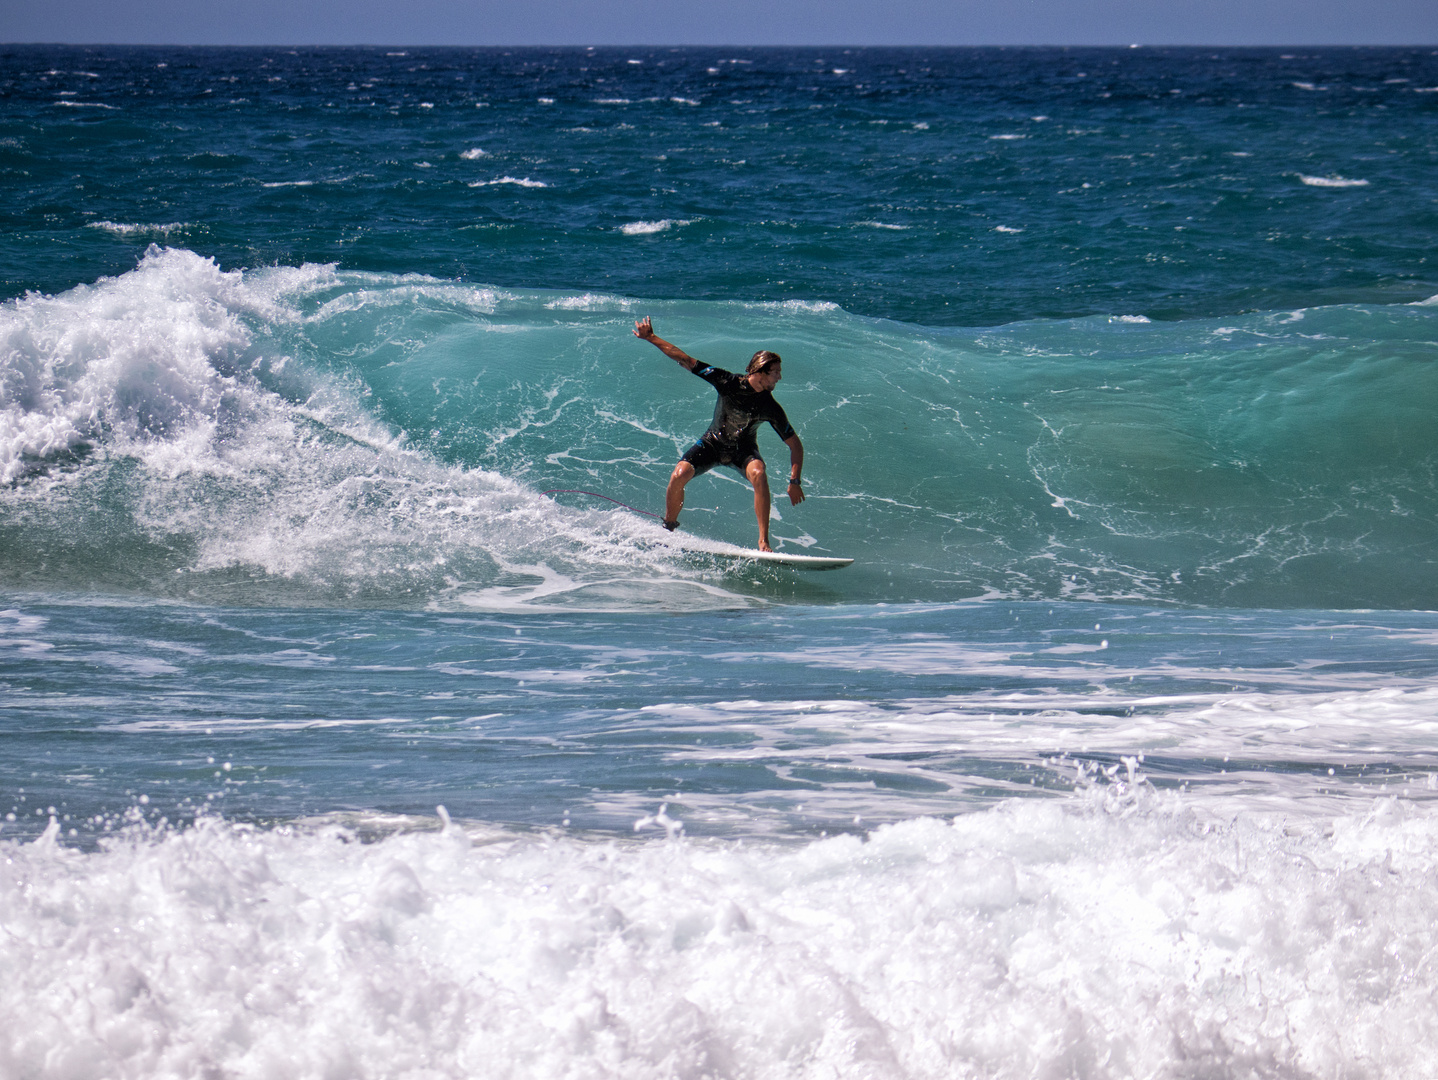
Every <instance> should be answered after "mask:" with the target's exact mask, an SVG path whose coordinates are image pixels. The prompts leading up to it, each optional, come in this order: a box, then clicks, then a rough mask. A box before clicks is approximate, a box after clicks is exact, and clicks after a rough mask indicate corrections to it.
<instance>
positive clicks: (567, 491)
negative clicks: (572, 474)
mask: <svg viewBox="0 0 1438 1080" xmlns="http://www.w3.org/2000/svg"><path fill="white" fill-rule="evenodd" d="M540 494H541V495H592V496H593V497H594V498H596V499H604V500H605V501H606V502H612V503H613V504H614V505H615V506H622V507H624V509H626V510H633V511H634V512H635V513H636V514H645V515H647V516H648V517H652V518H658V519H659V520H660V521H663V520H664V516H663V515H662V514H653V513H650V512H649V511H648V510H641V509H639V507H637V506H630V505H629V504H628V503H622V502H620V501H619V500H618V499H611V498H610V497H609V496H608V495H601V494H599V492H597V491H580V490H579V489H578V488H554V489H553V490H551V491H541V492H540Z"/></svg>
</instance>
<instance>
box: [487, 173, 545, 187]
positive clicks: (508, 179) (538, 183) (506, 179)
mask: <svg viewBox="0 0 1438 1080" xmlns="http://www.w3.org/2000/svg"><path fill="white" fill-rule="evenodd" d="M496 184H515V185H517V186H519V187H526V188H545V187H548V186H549V185H548V184H546V183H545V182H544V181H543V180H531V179H530V178H529V177H527V176H524V177H519V176H501V177H500V178H499V179H498V180H476V181H474V182H473V183H472V184H470V185H469V186H470V187H494V186H495V185H496Z"/></svg>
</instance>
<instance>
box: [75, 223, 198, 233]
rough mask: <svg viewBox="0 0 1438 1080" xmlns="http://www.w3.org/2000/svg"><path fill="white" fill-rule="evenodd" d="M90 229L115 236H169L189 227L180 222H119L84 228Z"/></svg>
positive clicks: (94, 224) (89, 224) (91, 224)
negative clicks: (152, 223) (144, 223)
mask: <svg viewBox="0 0 1438 1080" xmlns="http://www.w3.org/2000/svg"><path fill="white" fill-rule="evenodd" d="M86 227H87V228H91V229H104V230H105V231H106V232H112V233H114V234H115V235H116V236H169V235H170V234H171V233H173V232H179V231H181V230H182V229H188V228H189V227H190V226H189V225H186V224H185V223H184V222H182V221H172V222H170V223H169V224H168V225H142V224H126V223H123V222H119V221H91V222H89V223H88V225H87V226H86Z"/></svg>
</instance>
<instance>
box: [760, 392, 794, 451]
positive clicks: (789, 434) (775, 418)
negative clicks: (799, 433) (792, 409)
mask: <svg viewBox="0 0 1438 1080" xmlns="http://www.w3.org/2000/svg"><path fill="white" fill-rule="evenodd" d="M769 401H770V404H772V405H773V406H774V411H773V412H772V413H771V414H770V415H769V416H768V417H766V418H765V419H767V420H768V421H769V425H770V426H771V427H772V428H773V429H774V430H775V431H776V432H778V433H779V438H781V439H783V440H784V441H785V442H788V441H789V440H790V439H792V438H793V437H794V425H793V424H791V423H789V417H788V416H786V415H785V414H784V406H782V405H780V404H779V403H778V402H777V401H775V400H774V399H773V398H770V399H769Z"/></svg>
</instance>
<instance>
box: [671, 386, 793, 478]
mask: <svg viewBox="0 0 1438 1080" xmlns="http://www.w3.org/2000/svg"><path fill="white" fill-rule="evenodd" d="M694 374H695V375H698V376H699V377H700V378H701V379H703V380H704V381H705V382H707V383H709V384H710V385H711V386H713V387H714V389H715V390H717V391H719V400H718V401H717V402H716V403H715V405H714V421H713V423H711V424H710V425H709V430H708V431H706V432H705V433H704V434H703V435H701V436H699V441H698V442H696V443H695V444H694V445H693V446H691V447H690V448H689V450H688V452H686V453H685V455H684V457H683V458H681V459H680V460H682V461H687V462H689V464H690V465H693V466H694V475H695V476H698V475H699V474H700V473H705V472H708V471H709V470H710V469H712V468H713V467H714V466H715V465H730V466H733V467H734V468H736V469H738V470H739V471H740V472H741V473H742V472H743V471H744V466H746V465H748V464H749V462H751V461H753V460H754V459H755V458H759V460H760V461H763V460H764V459H763V458H762V457H759V440H758V436H757V430H758V427H759V425H760V424H763V423H769V424H772V425H773V427H774V430H775V431H777V432H778V433H779V438H781V439H785V440H788V439H791V438H793V437H794V428H793V427H792V426H791V425H790V423H789V418H788V417H787V416H785V415H784V410H783V409H782V408H780V406H779V403H778V402H777V401H775V400H774V395H773V394H771V393H770V392H769V391H768V390H762V391H761V390H755V389H754V388H753V387H751V386H750V385H749V382H748V379H747V378H746V377H745V376H743V375H735V374H734V373H733V372H732V371H725V370H724V369H723V368H717V367H710V366H709V365H708V364H700V365H699V366H698V367H697V368H695V369H694Z"/></svg>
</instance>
